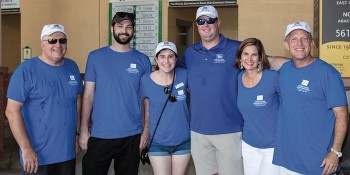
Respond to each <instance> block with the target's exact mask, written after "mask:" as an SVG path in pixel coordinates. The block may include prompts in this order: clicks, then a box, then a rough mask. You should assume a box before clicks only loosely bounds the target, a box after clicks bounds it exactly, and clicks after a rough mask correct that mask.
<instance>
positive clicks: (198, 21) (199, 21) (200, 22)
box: [197, 18, 218, 26]
mask: <svg viewBox="0 0 350 175" xmlns="http://www.w3.org/2000/svg"><path fill="white" fill-rule="evenodd" d="M217 19H218V18H203V19H197V24H198V25H200V26H201V25H203V24H204V23H205V22H207V24H214V23H215V21H216V20H217Z"/></svg>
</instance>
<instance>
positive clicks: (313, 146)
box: [273, 58, 348, 175]
mask: <svg viewBox="0 0 350 175" xmlns="http://www.w3.org/2000/svg"><path fill="white" fill-rule="evenodd" d="M279 73H280V88H281V108H280V115H279V121H278V126H277V139H276V146H275V152H274V160H273V163H274V164H277V165H280V166H283V167H285V168H287V169H290V170H292V171H295V172H298V173H302V174H307V175H316V174H317V175H319V174H322V171H323V168H320V166H321V164H322V161H323V160H324V158H325V157H326V155H327V154H328V153H329V152H330V149H331V147H332V145H333V139H334V124H335V116H334V112H333V111H332V108H333V107H337V106H347V104H348V103H347V99H346V94H345V91H344V85H343V81H342V79H341V76H340V74H339V72H338V71H337V70H336V69H335V68H334V67H332V66H331V65H329V64H328V63H326V62H324V61H322V60H321V59H319V58H316V60H315V61H314V62H312V63H311V64H310V65H308V66H306V67H303V68H297V67H295V66H294V63H293V61H289V62H287V63H285V64H284V65H283V66H282V67H281V69H280V70H279Z"/></svg>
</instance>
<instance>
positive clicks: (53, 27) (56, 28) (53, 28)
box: [40, 24, 68, 39]
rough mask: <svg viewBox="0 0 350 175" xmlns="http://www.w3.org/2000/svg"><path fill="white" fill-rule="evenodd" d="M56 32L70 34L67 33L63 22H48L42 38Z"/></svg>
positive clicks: (42, 32)
mask: <svg viewBox="0 0 350 175" xmlns="http://www.w3.org/2000/svg"><path fill="white" fill-rule="evenodd" d="M56 32H61V33H63V34H64V35H66V37H67V36H68V35H67V33H66V32H65V31H64V27H63V26H62V25H61V24H48V25H45V26H44V27H43V30H42V31H41V36H40V39H43V37H44V36H46V35H51V34H53V33H56Z"/></svg>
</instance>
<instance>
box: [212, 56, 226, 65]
mask: <svg viewBox="0 0 350 175" xmlns="http://www.w3.org/2000/svg"><path fill="white" fill-rule="evenodd" d="M225 62H226V61H225V59H224V54H216V58H215V59H214V63H225Z"/></svg>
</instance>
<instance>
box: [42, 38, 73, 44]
mask: <svg viewBox="0 0 350 175" xmlns="http://www.w3.org/2000/svg"><path fill="white" fill-rule="evenodd" d="M43 41H47V42H48V43H49V44H56V43H57V41H58V42H59V43H60V44H66V43H67V38H60V39H56V38H50V39H48V40H43Z"/></svg>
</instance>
